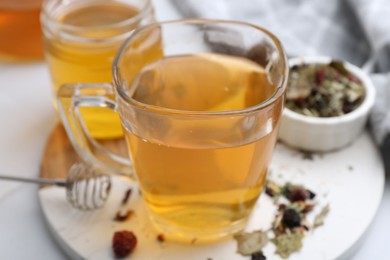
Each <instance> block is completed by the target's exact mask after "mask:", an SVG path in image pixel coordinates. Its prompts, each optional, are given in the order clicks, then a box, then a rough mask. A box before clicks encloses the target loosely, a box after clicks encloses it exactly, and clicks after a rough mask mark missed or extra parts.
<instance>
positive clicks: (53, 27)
mask: <svg viewBox="0 0 390 260" xmlns="http://www.w3.org/2000/svg"><path fill="white" fill-rule="evenodd" d="M62 2H63V0H44V1H43V4H42V11H41V21H42V27H43V32H44V33H45V34H46V33H53V32H55V31H60V32H62V37H64V38H68V39H74V40H76V41H81V42H94V43H97V41H98V43H107V42H108V43H110V42H118V41H123V40H124V39H126V38H128V37H129V36H130V35H131V33H132V31H133V30H134V28H133V29H131V30H127V28H129V27H132V25H134V24H137V23H141V22H142V20H144V19H145V17H147V16H148V15H150V14H153V12H154V11H153V5H152V0H144V4H143V6H140V7H137V8H139V11H140V12H139V13H137V14H136V15H135V16H133V17H131V18H129V19H126V20H124V21H120V22H117V23H113V24H110V25H94V26H76V25H70V24H64V23H61V22H58V21H57V19H56V18H57V17H58V12H62V11H63V8H65V7H62V8H59V7H58V6H57V5H58V4H60V3H62ZM91 2H94V1H83V3H82V4H80V3H77V4H78V5H79V6H88V5H89V4H90V3H91ZM101 2H102V1H101ZM71 3H72V2H68V3H67V5H70V4H71ZM102 3H103V4H104V2H102ZM119 3H121V2H119ZM126 4H127V3H126ZM129 5H130V4H129ZM57 8H58V9H59V10H56V9H57ZM140 25H142V24H140ZM110 28H123V30H119V32H118V34H116V35H114V36H112V37H104V38H99V37H80V36H75V34H77V33H80V32H85V31H99V30H106V29H110ZM65 32H66V33H65Z"/></svg>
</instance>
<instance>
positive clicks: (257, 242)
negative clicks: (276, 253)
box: [234, 230, 268, 256]
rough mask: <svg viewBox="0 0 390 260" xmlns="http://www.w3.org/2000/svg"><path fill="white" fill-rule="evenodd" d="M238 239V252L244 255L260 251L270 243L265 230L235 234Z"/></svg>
mask: <svg viewBox="0 0 390 260" xmlns="http://www.w3.org/2000/svg"><path fill="white" fill-rule="evenodd" d="M234 239H236V241H237V252H238V253H240V254H241V255H244V256H250V255H252V254H253V253H256V252H260V251H261V250H262V249H263V247H264V246H265V245H266V244H267V243H268V236H267V234H266V233H265V232H262V231H260V230H259V231H254V232H252V233H244V232H243V233H239V234H236V235H235V236H234Z"/></svg>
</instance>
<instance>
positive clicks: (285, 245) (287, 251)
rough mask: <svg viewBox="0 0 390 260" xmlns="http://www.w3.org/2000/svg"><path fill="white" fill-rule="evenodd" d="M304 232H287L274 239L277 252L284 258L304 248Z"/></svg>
mask: <svg viewBox="0 0 390 260" xmlns="http://www.w3.org/2000/svg"><path fill="white" fill-rule="evenodd" d="M303 237H304V234H302V233H290V232H288V233H285V234H283V235H280V236H277V237H275V238H274V239H272V240H271V241H272V243H274V244H275V246H276V251H275V253H276V254H278V255H280V256H281V257H282V258H284V259H286V258H288V257H289V256H290V255H291V254H292V253H294V252H297V251H299V250H300V249H301V248H302V240H303Z"/></svg>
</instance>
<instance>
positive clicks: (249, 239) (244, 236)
mask: <svg viewBox="0 0 390 260" xmlns="http://www.w3.org/2000/svg"><path fill="white" fill-rule="evenodd" d="M265 193H266V194H267V195H268V196H270V197H272V198H273V200H274V203H275V205H276V206H277V208H278V211H277V213H276V215H275V218H274V221H273V223H272V227H271V229H270V230H268V231H260V230H258V231H254V232H251V233H239V234H237V235H236V236H235V239H236V241H237V252H238V253H240V254H241V255H244V256H248V255H251V257H252V259H266V256H264V254H263V252H262V250H263V248H264V247H265V246H266V245H267V243H268V241H270V242H272V243H273V244H274V245H275V247H276V251H275V253H276V254H278V255H279V256H281V257H282V258H288V257H289V256H290V255H291V254H293V253H294V252H298V251H299V250H301V248H302V247H303V240H304V238H305V234H306V233H307V231H309V230H312V229H314V228H316V227H318V226H320V225H323V224H324V220H325V218H326V216H327V215H328V213H329V210H330V207H329V205H326V206H325V207H324V208H323V209H322V210H321V212H320V213H319V214H318V215H317V216H316V217H315V218H314V221H313V223H309V221H308V219H307V215H308V214H310V213H311V212H312V211H313V210H314V208H315V207H316V206H317V203H316V202H315V201H314V199H315V197H316V194H315V193H314V192H312V191H311V190H309V189H307V188H306V187H304V186H303V185H294V184H291V183H286V184H285V185H282V186H281V185H278V184H276V183H275V182H272V181H268V182H267V184H266V187H265Z"/></svg>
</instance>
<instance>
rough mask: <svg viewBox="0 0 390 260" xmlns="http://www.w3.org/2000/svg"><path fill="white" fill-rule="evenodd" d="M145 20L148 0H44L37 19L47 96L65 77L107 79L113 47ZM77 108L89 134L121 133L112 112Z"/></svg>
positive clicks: (68, 79)
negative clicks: (46, 73)
mask: <svg viewBox="0 0 390 260" xmlns="http://www.w3.org/2000/svg"><path fill="white" fill-rule="evenodd" d="M151 22H154V10H153V8H152V4H151V0H82V1H80V0H45V1H44V2H43V7H42V13H41V23H42V30H43V35H44V37H43V42H44V49H45V54H46V61H47V63H48V66H49V70H50V75H51V79H52V87H53V96H54V97H56V96H57V93H58V90H59V88H60V87H61V86H62V85H63V84H67V83H77V82H89V83H103V82H112V76H111V67H112V62H113V60H114V57H115V54H116V53H117V51H118V49H119V47H120V46H121V44H122V43H123V42H124V41H125V39H127V38H128V37H129V35H130V33H131V31H133V30H134V29H135V28H137V27H139V26H142V25H146V24H148V23H151ZM156 55H159V54H158V53H156ZM112 98H113V97H112ZM53 101H54V106H55V108H57V104H56V99H55V98H54V100H53ZM81 113H82V117H83V121H84V123H85V125H86V127H87V128H88V129H89V133H90V134H91V135H92V136H93V137H94V138H98V139H113V138H118V137H122V136H123V132H122V128H121V125H120V121H119V117H118V115H117V114H116V113H113V112H112V111H110V110H108V109H103V108H84V109H82V111H81Z"/></svg>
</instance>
